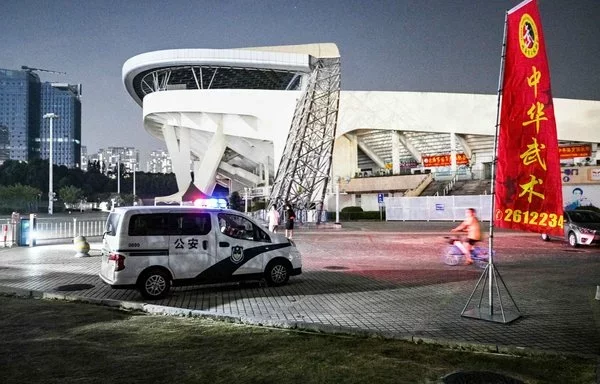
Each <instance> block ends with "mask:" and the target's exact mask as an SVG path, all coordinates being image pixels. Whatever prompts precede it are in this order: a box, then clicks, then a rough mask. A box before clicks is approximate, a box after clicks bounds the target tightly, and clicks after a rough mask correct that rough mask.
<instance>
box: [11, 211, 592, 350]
mask: <svg viewBox="0 0 600 384" xmlns="http://www.w3.org/2000/svg"><path fill="white" fill-rule="evenodd" d="M453 225H454V223H439V222H438V223H414V222H413V223H409V222H406V223H370V224H369V223H350V224H348V225H344V228H343V229H341V230H319V231H316V230H313V229H302V228H301V229H299V230H297V231H295V237H296V238H295V240H296V243H297V246H298V248H299V250H300V251H301V253H302V255H303V263H304V265H303V270H304V273H303V274H302V275H300V276H296V277H292V278H291V279H290V282H289V284H288V285H286V286H283V287H278V288H269V287H265V286H263V285H261V284H257V283H245V284H226V285H210V286H193V287H182V288H176V289H174V290H173V291H172V294H171V295H170V296H169V297H167V298H165V299H164V300H160V301H157V302H152V303H145V302H144V300H143V299H142V298H141V296H140V295H139V294H138V293H137V291H132V290H113V289H110V288H109V287H108V286H106V285H105V284H104V283H102V282H101V281H100V279H99V278H98V276H97V274H98V269H99V262H100V257H99V247H100V244H99V243H92V251H91V255H92V256H91V257H89V258H75V257H74V255H75V251H74V249H73V246H72V245H70V244H62V245H61V244H59V245H47V246H37V247H33V248H27V247H20V248H12V249H10V248H0V290H1V291H3V292H9V293H12V292H14V293H18V294H26V295H34V296H39V295H45V296H46V297H57V298H66V299H77V300H85V301H91V302H103V303H106V304H109V305H121V306H124V307H130V308H140V309H143V310H146V311H149V312H159V313H173V314H191V315H198V316H213V317H223V318H229V319H234V320H237V321H242V322H246V323H252V324H264V325H271V326H279V327H298V328H304V329H313V330H318V331H325V332H342V333H359V334H375V335H381V336H385V337H394V338H402V339H409V340H415V341H416V340H423V341H434V342H441V343H449V344H452V345H468V346H472V347H477V348H485V349H488V350H492V351H495V350H501V351H537V350H541V351H548V352H559V353H576V354H585V355H596V356H600V333H599V325H600V317H599V316H600V301H597V300H595V299H594V296H595V292H596V286H597V285H598V284H600V278H599V276H598V275H599V272H600V252H599V249H598V248H581V249H577V250H573V249H570V248H568V247H567V246H566V245H565V244H564V243H562V242H558V241H553V242H550V243H545V242H542V241H541V240H540V239H539V237H538V236H537V235H535V234H527V233H511V232H506V231H497V232H496V234H495V249H496V252H497V257H496V259H495V260H496V262H495V265H496V266H497V267H498V269H499V271H500V273H501V275H502V277H503V278H504V281H505V282H506V284H507V286H508V288H509V289H510V292H511V293H512V296H513V297H514V299H515V301H516V303H517V305H518V307H519V309H520V310H521V313H522V315H523V316H522V317H521V318H520V319H518V320H516V321H514V322H512V323H510V324H499V323H492V322H487V321H482V320H475V319H469V318H465V317H461V316H460V313H461V311H462V309H463V307H464V305H465V304H466V302H467V299H468V297H469V295H470V294H471V292H472V291H473V289H474V288H475V284H476V282H477V280H478V279H479V277H480V276H481V272H482V270H481V269H477V268H475V267H473V266H455V267H452V266H448V265H445V264H444V263H442V262H441V253H442V249H443V248H444V246H445V244H444V240H443V238H442V236H443V235H444V234H447V230H448V229H449V228H451V227H452V226H453ZM68 288H76V289H77V290H74V291H65V290H61V289H68ZM480 293H481V290H477V292H476V297H475V301H474V303H477V302H478V300H479V295H480ZM502 299H503V302H504V304H505V305H506V306H507V307H508V309H511V308H512V307H510V306H508V303H509V298H508V296H507V295H506V293H504V292H503V294H502ZM487 302H488V301H487V289H486V290H485V292H484V297H483V303H484V305H486V306H487ZM495 303H496V305H497V304H498V302H497V300H495Z"/></svg>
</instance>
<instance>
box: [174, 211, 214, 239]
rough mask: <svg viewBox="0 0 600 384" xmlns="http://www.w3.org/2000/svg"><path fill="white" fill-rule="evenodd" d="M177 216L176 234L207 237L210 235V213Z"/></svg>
mask: <svg viewBox="0 0 600 384" xmlns="http://www.w3.org/2000/svg"><path fill="white" fill-rule="evenodd" d="M175 215H177V223H178V229H179V231H178V233H179V234H180V235H183V236H194V235H196V236H198V235H200V236H201V235H208V233H210V229H211V226H210V213H202V212H190V213H181V214H175Z"/></svg>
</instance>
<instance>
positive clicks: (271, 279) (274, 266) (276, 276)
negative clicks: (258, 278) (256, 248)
mask: <svg viewBox="0 0 600 384" xmlns="http://www.w3.org/2000/svg"><path fill="white" fill-rule="evenodd" d="M265 279H266V280H267V284H268V285H269V286H271V287H278V286H280V285H284V284H285V283H287V282H288V280H289V279H290V266H289V263H288V262H287V260H284V259H276V260H273V261H271V262H270V263H269V265H267V269H266V270H265Z"/></svg>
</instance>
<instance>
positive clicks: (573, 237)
mask: <svg viewBox="0 0 600 384" xmlns="http://www.w3.org/2000/svg"><path fill="white" fill-rule="evenodd" d="M569 245H570V246H571V247H574V248H576V247H577V246H578V245H579V244H577V235H575V232H569Z"/></svg>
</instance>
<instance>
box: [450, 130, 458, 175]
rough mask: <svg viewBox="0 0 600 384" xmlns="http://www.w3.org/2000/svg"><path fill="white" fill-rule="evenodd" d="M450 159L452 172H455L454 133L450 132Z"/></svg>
mask: <svg viewBox="0 0 600 384" xmlns="http://www.w3.org/2000/svg"><path fill="white" fill-rule="evenodd" d="M450 161H451V163H452V165H451V168H452V173H456V170H457V167H456V134H455V133H454V132H452V133H450Z"/></svg>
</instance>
